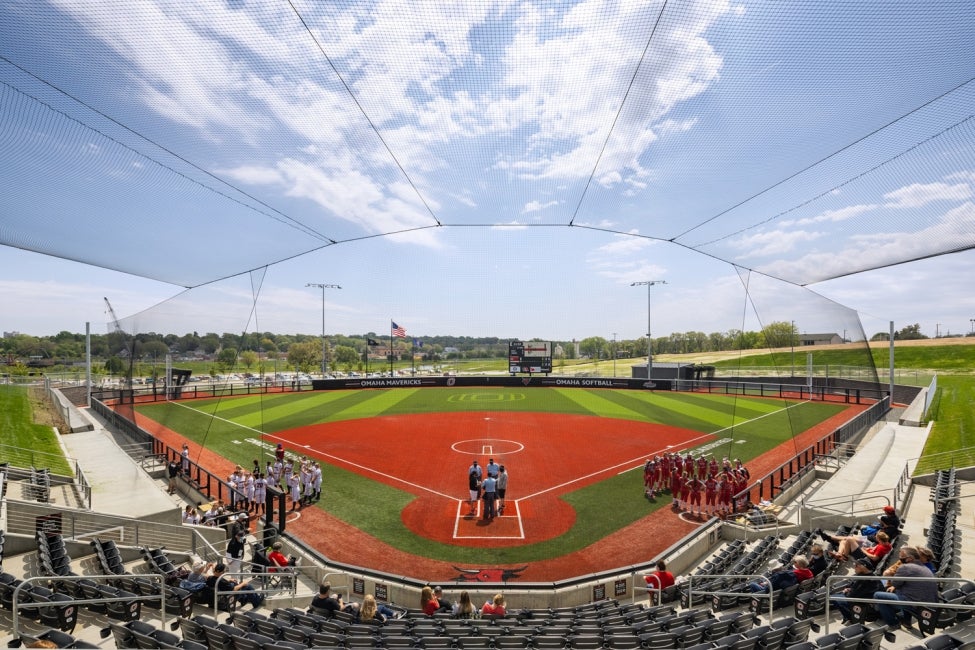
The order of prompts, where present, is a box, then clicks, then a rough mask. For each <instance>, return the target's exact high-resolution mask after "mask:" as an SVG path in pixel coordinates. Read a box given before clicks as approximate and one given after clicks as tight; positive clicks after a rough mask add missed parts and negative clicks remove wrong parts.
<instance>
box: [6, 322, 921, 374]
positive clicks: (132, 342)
mask: <svg viewBox="0 0 975 650" xmlns="http://www.w3.org/2000/svg"><path fill="white" fill-rule="evenodd" d="M887 338H888V335H887V333H884V332H880V333H877V334H875V335H874V336H873V337H872V338H871V340H886V339H887ZM894 338H895V339H903V340H907V339H917V338H928V337H927V336H925V335H924V334H922V333H921V331H920V325H918V324H913V325H908V326H906V327H904V328H902V329H901V330H899V331H897V332H895V333H894ZM370 340H372V341H375V342H377V343H379V344H380V346H379V348H373V357H375V352H376V350H380V351H382V354H383V355H385V354H387V353H390V352H391V354H392V356H393V358H394V359H404V358H407V359H408V358H409V357H410V355H411V354H413V353H414V352H416V354H417V357H418V358H419V359H421V360H424V361H450V360H458V359H490V358H505V357H507V355H508V341H509V340H508V339H502V338H498V337H474V336H447V335H442V336H419V337H416V341H417V342H418V345H417V346H416V347H414V338H413V337H409V338H405V339H404V338H394V339H393V341H392V343H393V346H392V349H391V350H390V349H389V343H390V340H389V335H388V334H376V333H375V332H368V333H366V334H355V335H345V334H329V335H328V336H327V337H326V351H325V353H326V356H327V358H328V361H329V363H330V365H335V366H346V367H350V366H354V365H356V364H358V363H360V362H361V361H363V360H364V359H365V355H366V354H367V352H368V351H369V349H370V348H369V346H368V345H367V343H368V342H369V341H370ZM526 340H541V339H537V338H535V339H526ZM798 343H799V332H798V330H797V329H796V327H795V326H794V324H793V323H790V322H787V321H777V322H772V323H769V324H768V325H766V326H765V327H764V328H762V329H761V330H759V331H742V330H736V329H732V330H728V331H726V332H711V333H705V332H699V331H687V332H673V333H671V334H667V335H665V336H660V337H654V339H653V353H654V354H690V353H698V352H718V351H734V350H749V349H766V348H783V347H789V346H792V345H797V344H798ZM553 344H554V345H553V347H554V348H555V349H556V350H558V352H559V356H561V358H564V359H575V358H578V357H585V358H590V359H611V358H613V357H616V358H635V357H640V356H644V355H646V354H647V338H646V337H645V336H644V337H640V338H636V339H620V340H613V339H608V338H606V337H601V336H591V337H587V338H584V339H582V340H579V341H573V340H569V341H553ZM91 353H92V357H93V358H95V359H101V360H104V361H105V362H106V363H107V364H108V365H109V368H108V369H109V371H114V372H120V371H121V369H122V368H123V367H124V366H125V365H126V363H125V362H126V360H130V359H139V360H147V361H148V360H153V361H161V360H163V359H164V358H165V357H166V355H167V354H171V355H173V358H174V359H177V360H178V359H181V358H182V359H192V358H199V359H207V360H213V361H216V362H218V363H219V364H220V365H221V366H223V367H227V368H229V367H235V366H244V367H245V368H250V367H255V366H257V365H258V364H259V363H260V362H261V361H262V360H267V359H272V360H273V359H280V360H283V361H286V362H287V363H288V365H289V366H290V367H310V368H314V367H317V366H318V364H320V362H321V358H322V341H321V337H320V336H318V335H312V334H278V333H275V332H248V333H244V334H236V333H232V332H224V333H222V334H218V333H216V332H207V333H205V334H199V333H197V332H192V333H188V334H182V335H178V334H159V333H155V332H145V333H138V334H135V335H128V334H125V333H122V332H110V333H107V334H92V335H91ZM0 355H2V358H3V359H4V360H5V361H6V363H7V365H16V364H22V365H44V366H55V365H71V364H74V363H78V362H80V361H82V360H83V359H84V357H85V335H84V334H78V333H72V332H68V331H62V332H59V333H58V334H55V335H53V336H32V335H29V334H19V333H17V334H12V335H8V336H6V337H4V338H3V339H0Z"/></svg>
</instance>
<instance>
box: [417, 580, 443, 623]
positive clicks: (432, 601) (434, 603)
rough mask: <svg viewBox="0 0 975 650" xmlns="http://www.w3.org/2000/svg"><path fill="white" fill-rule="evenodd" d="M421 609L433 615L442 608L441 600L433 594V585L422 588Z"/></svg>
mask: <svg viewBox="0 0 975 650" xmlns="http://www.w3.org/2000/svg"><path fill="white" fill-rule="evenodd" d="M420 609H422V610H423V613H424V614H426V615H427V616H433V615H434V614H435V613H436V612H437V610H439V609H440V601H439V600H437V597H436V596H435V595H434V594H433V587H431V586H430V585H427V586H425V587H423V589H421V590H420Z"/></svg>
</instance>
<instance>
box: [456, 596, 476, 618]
mask: <svg viewBox="0 0 975 650" xmlns="http://www.w3.org/2000/svg"><path fill="white" fill-rule="evenodd" d="M453 614H454V618H468V619H469V618H477V617H478V616H480V614H481V613H480V612H479V611H477V608H476V607H474V603H472V602H471V595H470V594H469V593H467V590H466V589H465V590H464V591H462V592H460V600H459V601H458V602H457V603H456V604H455V605H454V607H453Z"/></svg>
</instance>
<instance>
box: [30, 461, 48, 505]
mask: <svg viewBox="0 0 975 650" xmlns="http://www.w3.org/2000/svg"><path fill="white" fill-rule="evenodd" d="M26 491H27V498H28V499H33V500H35V501H38V502H40V503H47V502H48V501H50V500H51V470H50V469H47V468H44V469H38V468H36V467H31V468H30V480H29V482H28V483H27V485H26Z"/></svg>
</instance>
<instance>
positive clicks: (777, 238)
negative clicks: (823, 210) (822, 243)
mask: <svg viewBox="0 0 975 650" xmlns="http://www.w3.org/2000/svg"><path fill="white" fill-rule="evenodd" d="M822 236H823V233H820V232H810V231H806V230H770V231H766V232H760V233H754V234H750V235H743V236H741V237H738V238H735V239H733V240H731V241H730V242H729V246H731V247H733V248H736V249H738V250H741V251H743V252H742V253H741V254H740V255H738V256H737V259H741V260H746V259H754V258H757V257H767V256H769V255H783V254H785V253H788V252H790V251H792V250H794V249H795V248H796V246H798V245H799V244H800V243H803V242H810V241H814V240H816V239H819V238H820V237H822Z"/></svg>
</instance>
